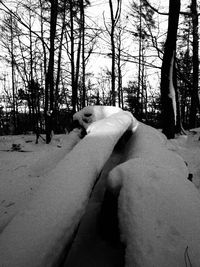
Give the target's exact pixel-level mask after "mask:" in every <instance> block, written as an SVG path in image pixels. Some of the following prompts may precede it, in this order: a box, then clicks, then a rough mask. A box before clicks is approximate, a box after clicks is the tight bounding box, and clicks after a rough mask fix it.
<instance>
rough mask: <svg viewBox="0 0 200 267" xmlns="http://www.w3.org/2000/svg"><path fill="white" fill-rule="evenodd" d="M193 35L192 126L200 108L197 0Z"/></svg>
mask: <svg viewBox="0 0 200 267" xmlns="http://www.w3.org/2000/svg"><path fill="white" fill-rule="evenodd" d="M191 13H192V35H193V44H192V46H193V58H192V61H193V86H192V92H191V107H190V119H189V120H190V128H194V127H196V114H197V109H198V108H199V94H198V85H199V43H198V42H199V36H198V14H197V1H196V0H192V5H191Z"/></svg>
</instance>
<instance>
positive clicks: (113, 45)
mask: <svg viewBox="0 0 200 267" xmlns="http://www.w3.org/2000/svg"><path fill="white" fill-rule="evenodd" d="M109 5H110V18H111V32H110V41H111V53H112V65H111V103H112V105H113V106H115V104H116V103H115V102H116V99H115V40H114V31H115V18H114V12H113V4H112V0H109Z"/></svg>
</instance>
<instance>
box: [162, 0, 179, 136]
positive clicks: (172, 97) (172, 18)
mask: <svg viewBox="0 0 200 267" xmlns="http://www.w3.org/2000/svg"><path fill="white" fill-rule="evenodd" d="M179 13H180V0H170V1H169V19H168V32H167V39H166V42H165V48H164V56H163V63H162V70H161V104H162V123H163V127H162V128H163V133H164V134H165V135H166V136H167V138H174V136H175V132H176V126H177V125H178V121H177V114H178V113H177V101H176V97H177V95H176V93H177V81H176V67H175V58H176V39H177V30H178V21H179ZM179 119H180V118H179Z"/></svg>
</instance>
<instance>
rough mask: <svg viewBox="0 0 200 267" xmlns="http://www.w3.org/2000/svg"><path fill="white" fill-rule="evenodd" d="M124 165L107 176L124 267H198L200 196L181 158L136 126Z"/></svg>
mask: <svg viewBox="0 0 200 267" xmlns="http://www.w3.org/2000/svg"><path fill="white" fill-rule="evenodd" d="M124 161H125V162H124V163H122V164H121V165H119V166H117V167H116V168H115V169H113V170H112V172H111V173H110V174H109V177H108V188H109V190H110V191H112V192H114V193H116V192H117V193H119V198H118V207H119V211H118V215H119V221H120V230H121V239H122V241H123V242H124V243H125V245H126V259H125V261H126V267H131V266H138V267H153V266H162V267H169V266H180V267H182V266H187V264H188V262H189V261H191V262H192V266H200V256H199V251H200V224H199V222H200V213H199V210H200V196H199V192H198V190H197V189H196V187H195V186H194V184H192V183H191V182H190V181H188V180H187V177H188V169H187V166H186V164H185V162H184V161H183V159H182V158H181V157H180V156H179V155H177V154H176V153H175V152H173V151H171V150H168V146H167V140H166V138H165V137H164V135H162V134H161V133H160V132H158V131H157V130H155V129H154V128H152V127H149V126H146V125H144V124H142V123H140V124H139V126H138V127H137V130H136V131H135V133H133V135H132V137H131V138H130V140H129V142H128V144H127V152H126V155H125V158H124Z"/></svg>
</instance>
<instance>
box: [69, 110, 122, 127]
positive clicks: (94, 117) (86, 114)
mask: <svg viewBox="0 0 200 267" xmlns="http://www.w3.org/2000/svg"><path fill="white" fill-rule="evenodd" d="M118 112H122V109H121V108H118V107H112V106H98V105H96V106H88V107H85V108H83V109H81V110H80V111H79V112H77V113H75V114H74V116H73V121H78V122H79V124H80V125H81V126H82V127H83V128H85V129H86V130H87V128H88V126H89V125H90V124H91V123H93V122H95V121H98V120H101V119H104V118H107V117H109V116H111V115H113V114H115V113H118Z"/></svg>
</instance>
